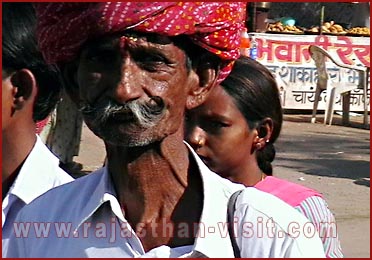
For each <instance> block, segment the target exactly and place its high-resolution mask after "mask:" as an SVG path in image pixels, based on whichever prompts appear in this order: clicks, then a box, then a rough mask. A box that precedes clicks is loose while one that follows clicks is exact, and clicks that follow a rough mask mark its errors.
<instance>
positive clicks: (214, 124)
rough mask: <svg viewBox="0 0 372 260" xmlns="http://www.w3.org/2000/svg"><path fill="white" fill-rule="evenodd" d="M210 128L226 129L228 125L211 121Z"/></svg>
mask: <svg viewBox="0 0 372 260" xmlns="http://www.w3.org/2000/svg"><path fill="white" fill-rule="evenodd" d="M210 126H211V127H213V128H223V127H227V126H228V125H227V124H225V123H223V122H220V121H211V122H210Z"/></svg>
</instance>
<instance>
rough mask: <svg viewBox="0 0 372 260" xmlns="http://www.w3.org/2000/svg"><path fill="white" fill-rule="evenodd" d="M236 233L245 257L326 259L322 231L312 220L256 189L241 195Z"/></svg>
mask: <svg viewBox="0 0 372 260" xmlns="http://www.w3.org/2000/svg"><path fill="white" fill-rule="evenodd" d="M234 230H235V234H237V235H236V241H237V244H238V247H239V248H240V253H241V257H259V258H271V257H274V258H277V257H278V258H282V257H297V258H305V257H306V258H308V257H309V258H324V257H325V254H324V250H323V246H322V242H321V240H320V238H319V235H318V232H317V231H316V228H315V227H314V225H313V224H312V223H311V222H310V221H309V220H308V219H306V218H305V217H304V216H302V215H301V213H299V212H298V211H297V210H295V209H294V208H293V207H291V206H290V205H288V204H286V203H285V202H283V201H282V200H280V199H278V198H277V197H275V196H273V195H271V194H269V193H266V192H262V191H259V190H257V189H255V188H251V187H250V188H246V189H245V190H244V191H243V192H242V194H241V195H240V196H239V198H238V200H237V202H236V210H235V214H234Z"/></svg>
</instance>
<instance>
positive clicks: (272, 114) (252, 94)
mask: <svg viewBox="0 0 372 260" xmlns="http://www.w3.org/2000/svg"><path fill="white" fill-rule="evenodd" d="M221 86H222V87H223V89H224V90H225V91H226V92H227V93H228V94H229V95H230V96H231V97H232V98H233V99H234V102H235V104H236V106H237V107H238V109H239V110H240V112H241V113H242V114H243V115H244V117H245V119H246V121H247V123H248V125H249V128H250V129H255V128H259V127H260V126H261V122H262V120H263V119H265V118H271V120H272V121H273V132H272V135H271V137H270V140H269V142H268V143H266V145H265V147H264V148H263V149H262V150H258V151H257V153H256V154H257V162H258V166H259V167H260V169H261V170H262V171H263V172H264V173H266V174H268V175H272V165H271V162H272V161H273V160H274V158H275V147H274V142H275V141H276V139H277V138H278V136H279V134H280V130H281V128H282V123H283V112H282V106H281V102H280V95H279V90H278V86H277V83H276V81H275V78H274V77H273V75H272V74H271V72H270V71H269V70H268V69H267V68H266V67H265V66H263V65H262V64H260V63H259V62H257V61H255V60H252V59H250V58H248V57H244V56H241V57H240V58H239V59H238V60H237V61H236V62H235V64H234V67H233V70H232V71H231V73H230V75H229V76H228V77H227V78H226V79H225V80H224V81H223V82H222V83H221Z"/></svg>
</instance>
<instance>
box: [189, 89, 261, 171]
mask: <svg viewBox="0 0 372 260" xmlns="http://www.w3.org/2000/svg"><path fill="white" fill-rule="evenodd" d="M254 137H255V136H254V134H253V132H252V131H251V130H250V129H249V127H248V124H247V123H246V120H245V118H244V116H243V115H242V114H241V112H240V111H239V109H238V108H237V107H236V106H235V104H234V102H233V99H232V98H231V97H230V96H229V95H228V94H227V93H226V92H225V91H224V90H223V88H221V87H216V88H214V89H213V90H212V92H211V93H210V96H209V97H208V99H207V101H206V102H205V103H204V104H202V105H201V106H200V107H197V108H195V109H193V110H191V111H189V112H188V113H187V120H186V141H187V142H188V143H189V144H191V146H192V147H193V148H194V149H195V151H196V152H197V154H198V155H199V156H200V157H201V158H202V160H203V161H204V163H205V164H206V165H207V166H208V167H209V168H210V169H211V170H212V171H214V172H216V173H218V174H219V175H221V176H222V177H225V178H226V177H229V176H233V175H235V174H238V173H239V172H241V169H244V165H245V164H247V163H249V161H250V160H253V159H254V158H255V157H254V154H251V147H252V141H253V139H254Z"/></svg>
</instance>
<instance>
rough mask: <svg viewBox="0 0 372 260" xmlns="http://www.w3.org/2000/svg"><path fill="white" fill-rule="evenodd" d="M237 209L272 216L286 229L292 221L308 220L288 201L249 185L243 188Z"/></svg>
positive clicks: (302, 221)
mask: <svg viewBox="0 0 372 260" xmlns="http://www.w3.org/2000/svg"><path fill="white" fill-rule="evenodd" d="M237 209H239V210H240V211H241V212H245V211H251V212H252V211H255V212H257V213H258V214H260V215H264V216H266V217H268V218H272V219H273V221H274V222H276V223H277V224H278V225H279V226H281V227H282V228H283V229H284V230H287V226H288V224H289V223H290V222H291V221H292V222H293V221H297V222H300V223H305V222H307V221H308V220H307V219H306V218H305V217H304V216H303V215H302V214H300V213H299V212H298V211H297V210H295V209H294V208H293V207H292V206H290V205H289V204H288V203H286V202H284V201H283V200H281V199H280V198H278V197H276V196H274V195H272V194H270V193H267V192H264V191H261V190H258V189H256V188H254V187H247V188H245V189H244V190H243V192H242V193H241V195H240V196H239V198H238V200H237ZM288 216H290V218H289V217H288Z"/></svg>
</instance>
